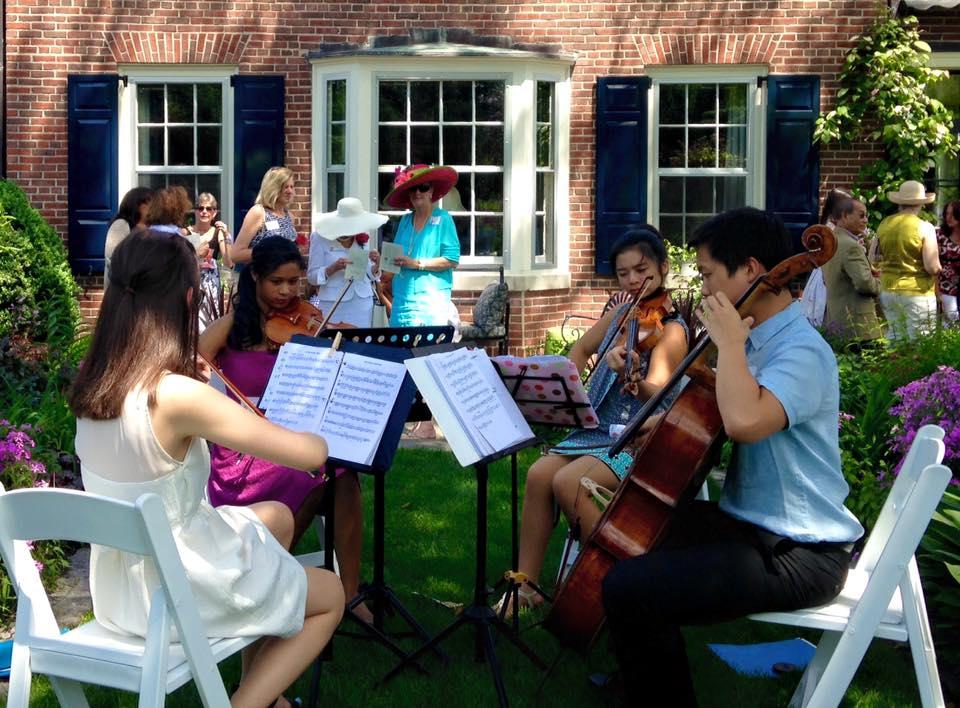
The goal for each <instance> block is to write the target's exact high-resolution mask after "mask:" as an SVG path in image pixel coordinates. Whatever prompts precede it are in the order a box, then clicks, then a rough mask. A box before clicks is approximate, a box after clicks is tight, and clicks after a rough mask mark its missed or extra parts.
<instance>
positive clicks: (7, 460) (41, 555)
mask: <svg viewBox="0 0 960 708" xmlns="http://www.w3.org/2000/svg"><path fill="white" fill-rule="evenodd" d="M33 434H34V429H33V428H32V426H30V425H13V424H11V423H10V422H9V421H7V420H0V484H3V487H4V489H6V490H8V491H9V490H12V489H22V488H25V487H53V486H74V485H75V484H76V480H75V479H73V477H72V475H71V474H69V473H61V474H59V475H58V474H57V473H56V472H55V471H54V470H56V469H57V466H58V465H57V461H56V459H55V458H53V456H52V455H50V454H45V453H43V452H40V451H38V450H37V444H36V441H35V440H34V439H33ZM27 545H28V546H29V548H30V550H31V553H32V554H33V558H34V561H35V562H36V564H37V570H39V571H40V575H41V577H42V578H43V580H44V582H45V583H52V582H54V581H55V580H56V579H57V578H59V577H60V575H61V574H62V573H63V571H64V570H65V569H66V567H67V565H68V563H67V560H66V556H65V554H64V551H63V547H62V545H61V544H60V543H58V542H56V541H36V542H33V541H31V542H28V544H27ZM14 600H15V596H14V593H13V588H12V586H11V583H10V579H9V578H8V577H7V576H6V573H5V572H3V571H2V566H0V620H4V619H6V618H8V617H9V616H10V615H11V614H12V612H13V605H14Z"/></svg>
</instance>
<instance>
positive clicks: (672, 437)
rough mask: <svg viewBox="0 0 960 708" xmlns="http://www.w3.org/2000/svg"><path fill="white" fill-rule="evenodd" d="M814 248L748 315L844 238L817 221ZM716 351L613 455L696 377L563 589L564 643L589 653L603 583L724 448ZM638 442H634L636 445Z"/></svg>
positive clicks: (689, 371)
mask: <svg viewBox="0 0 960 708" xmlns="http://www.w3.org/2000/svg"><path fill="white" fill-rule="evenodd" d="M801 240H802V242H803V245H804V247H805V248H806V249H807V251H805V252H803V253H799V254H797V255H795V256H791V257H790V258H788V259H786V260H784V261H782V262H781V263H779V264H777V265H776V266H775V267H774V268H772V269H771V270H770V271H769V272H767V273H766V274H765V275H763V276H761V277H759V278H757V280H756V281H754V283H753V284H752V285H751V286H750V288H749V289H748V290H747V292H746V293H744V294H743V295H742V296H741V297H740V299H739V300H738V302H737V309H738V311H739V312H740V313H741V315H743V314H744V313H745V312H748V311H749V309H750V307H751V304H752V301H753V300H754V298H755V296H756V294H757V293H759V292H760V291H761V289H764V290H766V291H767V292H772V293H779V292H780V291H781V290H782V289H783V288H785V287H787V285H788V284H789V283H790V281H791V280H793V279H794V278H795V277H797V276H798V275H801V274H803V273H806V272H808V271H810V270H812V269H813V268H818V267H820V266H822V265H823V264H824V263H826V262H827V261H829V260H830V258H831V257H832V256H833V254H834V252H835V251H836V247H837V242H836V237H835V236H834V234H833V231H831V230H830V228H829V227H826V226H821V225H814V226H811V227H809V228H807V229H806V230H805V231H804V232H803V236H802V238H801ZM714 349H715V348H714V347H712V346H710V340H709V338H708V337H703V338H702V339H701V340H700V341H699V342H698V343H697V345H696V346H695V347H693V349H692V350H691V351H690V353H689V354H687V356H686V357H685V358H684V360H683V362H681V364H680V366H678V367H677V370H676V371H674V373H673V374H672V375H671V377H670V379H669V381H667V383H666V384H665V385H664V386H663V388H662V389H661V390H660V391H659V392H658V394H657V395H655V396H653V397H651V398H650V399H649V400H648V401H647V403H646V404H645V405H644V406H643V408H642V409H641V410H640V412H639V413H638V414H637V416H636V417H635V418H634V420H633V421H631V423H630V425H629V426H628V427H627V429H626V430H624V432H623V434H622V435H621V437H620V439H619V440H618V441H617V442H616V443H615V444H614V445H613V446H612V447H611V450H610V453H609V454H610V455H611V456H614V455H616V454H618V453H619V452H620V451H621V450H623V448H624V447H627V446H628V445H631V443H633V440H634V438H635V437H636V435H637V433H638V432H639V429H640V427H641V425H642V424H643V422H644V421H645V420H646V419H647V418H649V417H650V415H651V414H652V413H653V411H655V410H656V409H657V407H658V406H659V405H660V403H661V401H662V400H663V399H664V398H665V397H666V396H667V395H668V394H669V393H670V391H672V390H673V388H674V387H675V386H676V385H677V384H678V383H680V380H681V379H682V378H683V377H684V376H685V375H686V376H689V378H690V381H689V383H688V384H687V385H686V386H685V387H684V389H683V390H682V391H681V392H680V394H679V395H678V396H677V398H676V400H675V401H674V403H673V405H672V406H671V407H670V408H669V409H668V410H667V411H666V412H665V413H664V414H663V416H662V417H661V418H660V420H659V421H658V422H657V423H656V425H655V426H654V427H653V428H652V429H651V430H650V431H649V433H648V434H647V435H646V437H645V438H644V439H643V440H642V441H641V442H640V444H639V447H638V448H637V450H636V454H635V456H634V461H633V464H632V465H631V467H630V471H629V472H628V474H627V476H626V478H625V479H624V481H623V482H622V483H621V484H620V487H619V488H618V489H617V491H616V493H615V494H614V496H613V499H612V500H611V501H610V503H609V504H608V505H607V507H606V510H605V511H604V513H603V516H602V517H601V518H600V520H599V522H597V525H596V528H594V530H593V533H592V534H591V535H590V537H589V538H588V539H587V540H586V542H585V543H584V544H583V547H582V548H581V550H580V554H579V556H578V557H577V560H576V562H575V563H574V565H573V568H571V570H570V572H569V574H568V575H567V577H566V579H565V580H564V582H563V584H562V585H561V586H560V587H559V589H558V590H557V592H556V595H555V597H554V601H553V605H551V607H550V611H549V613H548V614H547V616H546V618H545V619H544V622H543V625H544V627H545V628H546V629H547V630H548V631H550V632H551V633H553V634H554V635H555V636H556V637H557V638H558V639H559V640H560V641H561V642H562V643H563V644H565V645H567V646H570V647H572V648H574V649H578V650H580V651H586V650H587V649H588V648H589V647H590V645H591V644H592V643H593V640H594V639H595V638H596V636H597V634H598V633H599V632H600V629H601V627H602V625H603V621H604V610H603V601H602V597H601V585H602V582H603V579H604V577H606V575H607V573H608V572H609V571H610V569H611V568H612V567H613V566H614V565H615V564H616V563H617V562H618V561H620V560H623V559H626V558H633V557H636V556H639V555H642V554H644V553H647V552H648V551H650V550H651V549H652V548H653V547H654V546H656V544H657V542H658V540H659V539H660V538H661V537H662V536H663V533H664V531H665V530H666V528H667V527H668V525H669V523H670V521H671V519H672V518H673V515H674V510H675V509H676V508H677V507H678V506H679V505H681V504H683V503H685V502H686V501H688V500H690V499H692V498H693V497H694V496H695V495H696V493H697V490H699V489H700V487H701V486H702V485H703V482H704V480H705V479H706V476H707V473H708V472H709V471H710V468H711V466H712V464H713V462H714V461H715V460H716V459H717V458H718V456H719V453H720V448H721V446H722V445H723V441H724V434H723V420H722V418H721V416H720V410H719V408H718V406H717V399H716V392H715V391H716V385H715V383H716V379H715V376H714V373H713V371H712V370H711V369H710V368H709V366H708V364H707V361H708V359H709V357H710V356H711V354H712V352H713V350H714ZM631 446H632V445H631Z"/></svg>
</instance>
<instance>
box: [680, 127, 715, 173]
mask: <svg viewBox="0 0 960 708" xmlns="http://www.w3.org/2000/svg"><path fill="white" fill-rule="evenodd" d="M688 130H689V136H690V148H689V150H688V152H687V165H688V166H689V167H716V166H717V147H716V140H717V129H716V128H688Z"/></svg>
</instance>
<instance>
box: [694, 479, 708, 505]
mask: <svg viewBox="0 0 960 708" xmlns="http://www.w3.org/2000/svg"><path fill="white" fill-rule="evenodd" d="M696 498H697V499H700V500H702V501H710V485H709V484H708V483H707V480H703V486H702V487H700V491H699V492H697V497H696Z"/></svg>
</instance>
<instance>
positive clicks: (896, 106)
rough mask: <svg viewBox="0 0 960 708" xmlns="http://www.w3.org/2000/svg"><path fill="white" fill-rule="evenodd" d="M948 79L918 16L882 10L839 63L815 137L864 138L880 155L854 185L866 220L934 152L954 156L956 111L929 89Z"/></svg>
mask: <svg viewBox="0 0 960 708" xmlns="http://www.w3.org/2000/svg"><path fill="white" fill-rule="evenodd" d="M948 76H949V74H948V72H946V71H941V70H938V69H931V68H930V45H928V44H927V43H926V42H924V41H922V40H921V39H920V33H919V31H918V29H917V18H916V17H912V16H906V17H903V18H899V19H898V18H897V17H896V16H894V14H893V13H892V12H891V11H890V10H889V9H887V8H885V7H884V8H882V9H881V14H880V17H878V18H877V21H876V23H875V24H874V25H873V27H871V28H870V30H868V31H867V33H866V34H864V35H863V36H861V38H860V40H859V42H858V43H857V46H856V47H854V48H853V49H852V50H851V51H850V53H849V54H847V58H846V60H845V61H844V64H843V70H842V71H841V72H840V89H839V90H838V91H837V106H836V108H834V109H833V110H832V111H829V112H827V113H825V114H821V116H820V117H819V118H818V119H817V125H816V131H815V133H814V137H815V139H816V140H818V141H820V142H822V143H830V142H833V141H838V142H840V143H841V144H843V145H849V144H850V143H853V142H854V141H869V142H872V143H879V144H880V145H882V146H883V151H884V156H883V157H881V158H880V159H878V160H875V161H874V162H871V163H869V164H866V165H864V166H863V167H862V168H861V169H860V174H859V177H858V184H857V185H856V186H855V189H856V191H857V193H858V196H859V197H860V198H861V199H863V200H864V202H865V203H866V204H867V206H868V208H869V207H872V211H873V213H872V214H871V217H872V218H871V221H873V220H874V219H877V218H878V217H880V216H881V212H882V210H885V209H886V208H887V206H888V205H887V203H886V196H885V194H886V192H894V191H896V190H897V188H898V187H899V186H900V184H901V183H902V182H904V181H905V180H908V179H915V180H920V181H922V180H923V177H924V175H925V174H926V173H927V171H929V170H930V169H931V168H932V167H933V166H934V164H935V160H936V158H937V157H939V156H945V157H953V156H955V155H956V154H957V150H958V141H957V137H956V135H954V134H953V131H952V127H953V115H952V114H951V113H950V111H949V109H947V107H946V106H944V105H943V104H942V103H941V102H940V101H938V100H937V99H935V98H933V97H931V96H930V95H928V94H927V87H928V86H929V85H930V84H933V83H936V82H937V81H941V80H943V79H945V78H947V77H948Z"/></svg>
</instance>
